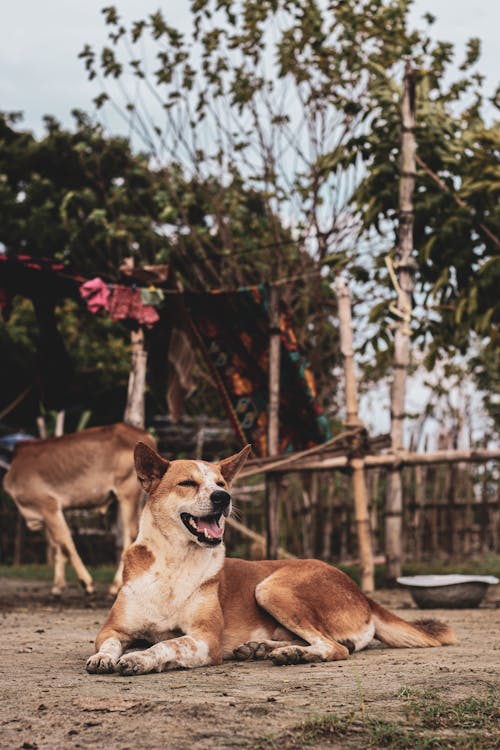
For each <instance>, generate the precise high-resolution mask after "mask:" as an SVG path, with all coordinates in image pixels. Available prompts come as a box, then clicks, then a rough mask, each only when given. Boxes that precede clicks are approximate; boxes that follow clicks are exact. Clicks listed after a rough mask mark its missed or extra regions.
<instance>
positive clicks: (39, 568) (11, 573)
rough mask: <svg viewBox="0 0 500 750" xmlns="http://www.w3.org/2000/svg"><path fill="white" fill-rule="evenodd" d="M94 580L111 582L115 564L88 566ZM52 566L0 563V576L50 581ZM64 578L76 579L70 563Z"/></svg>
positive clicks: (52, 572) (52, 574) (52, 573)
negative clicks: (96, 566)
mask: <svg viewBox="0 0 500 750" xmlns="http://www.w3.org/2000/svg"><path fill="white" fill-rule="evenodd" d="M89 572H90V574H91V576H92V578H93V579H94V581H99V582H100V583H108V584H109V583H111V582H112V580H113V578H114V575H115V572H116V566H112V565H102V566H100V567H98V568H89ZM53 576H54V568H53V566H52V565H38V564H33V565H0V578H21V579H23V580H25V581H52V578H53ZM66 578H67V579H68V581H76V580H77V577H76V573H75V571H74V570H73V568H72V567H71V565H69V564H68V565H67V566H66Z"/></svg>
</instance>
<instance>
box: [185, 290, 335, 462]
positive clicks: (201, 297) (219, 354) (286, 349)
mask: <svg viewBox="0 0 500 750" xmlns="http://www.w3.org/2000/svg"><path fill="white" fill-rule="evenodd" d="M186 303H187V306H188V309H189V312H190V315H191V320H192V323H193V328H194V332H195V334H196V336H197V338H198V340H199V342H200V346H201V348H202V351H203V353H204V356H205V358H206V360H207V362H208V364H209V366H210V369H211V371H212V373H213V375H214V378H215V380H216V382H217V385H218V388H219V390H220V392H221V395H222V397H223V400H224V403H225V405H226V408H227V410H228V412H229V415H230V417H231V420H232V421H233V423H234V425H235V427H236V429H237V431H238V433H239V434H240V436H241V438H242V440H245V441H247V442H249V443H251V444H252V446H253V448H254V451H255V452H256V453H257V454H258V455H260V456H265V455H266V454H267V407H268V399H269V396H268V392H269V389H268V369H269V319H268V312H269V310H268V308H269V290H268V287H267V286H259V287H248V288H245V289H240V290H238V291H236V292H223V293H209V294H186ZM280 332H281V376H280V436H279V438H280V441H279V451H280V453H283V452H288V451H297V450H302V449H305V448H308V447H311V446H313V445H316V444H318V443H322V442H325V441H326V440H328V439H329V438H330V437H331V433H330V429H329V426H328V422H327V419H326V417H325V415H324V414H323V413H322V410H321V408H320V406H319V404H318V402H317V400H316V391H315V385H314V378H313V375H312V373H311V371H310V370H309V368H308V367H307V366H306V363H305V361H304V359H303V357H302V355H301V354H300V352H299V350H298V346H297V340H296V338H295V334H294V332H293V328H292V326H291V322H290V318H289V315H288V312H287V310H286V309H285V307H284V306H283V307H282V310H281V314H280Z"/></svg>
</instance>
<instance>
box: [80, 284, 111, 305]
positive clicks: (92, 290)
mask: <svg viewBox="0 0 500 750" xmlns="http://www.w3.org/2000/svg"><path fill="white" fill-rule="evenodd" d="M80 294H81V295H82V297H83V299H84V300H85V302H86V303H87V307H88V309H89V310H90V312H91V313H94V314H95V313H96V312H99V310H107V309H108V305H109V296H110V291H109V289H108V287H107V284H105V283H104V281H103V280H102V279H100V278H99V277H98V276H96V278H95V279H90V281H86V282H85V284H82V285H81V287H80Z"/></svg>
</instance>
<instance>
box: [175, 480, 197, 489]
mask: <svg viewBox="0 0 500 750" xmlns="http://www.w3.org/2000/svg"><path fill="white" fill-rule="evenodd" d="M179 487H198V483H197V482H195V481H194V479H184V481H182V482H179Z"/></svg>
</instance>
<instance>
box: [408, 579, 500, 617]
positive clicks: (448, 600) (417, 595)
mask: <svg viewBox="0 0 500 750" xmlns="http://www.w3.org/2000/svg"><path fill="white" fill-rule="evenodd" d="M397 581H398V583H399V584H401V586H405V587H406V588H408V589H409V591H410V594H411V595H412V598H413V601H414V602H415V604H416V605H417V606H418V607H421V608H422V609H434V608H436V609H465V608H472V607H478V606H479V604H480V602H481V601H482V599H483V598H484V596H485V594H486V592H487V590H488V586H489V585H490V584H496V583H498V578H495V576H468V575H460V574H458V573H452V574H450V575H428V576H402V577H401V578H398V579H397Z"/></svg>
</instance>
